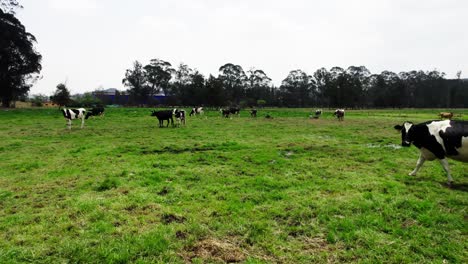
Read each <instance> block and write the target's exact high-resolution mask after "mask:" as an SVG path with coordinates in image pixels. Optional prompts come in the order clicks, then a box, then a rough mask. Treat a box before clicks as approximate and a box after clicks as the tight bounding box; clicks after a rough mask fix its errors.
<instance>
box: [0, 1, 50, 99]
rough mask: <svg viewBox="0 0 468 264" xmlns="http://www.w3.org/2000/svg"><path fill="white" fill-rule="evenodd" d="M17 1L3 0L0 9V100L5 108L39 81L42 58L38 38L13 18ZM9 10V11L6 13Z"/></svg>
mask: <svg viewBox="0 0 468 264" xmlns="http://www.w3.org/2000/svg"><path fill="white" fill-rule="evenodd" d="M18 5H19V4H18V3H17V1H2V2H1V9H0V98H1V101H2V106H3V107H9V106H10V104H11V102H12V101H14V100H16V99H17V98H19V97H21V96H24V95H25V94H27V93H28V91H29V89H30V88H31V86H32V84H33V83H34V82H35V81H36V80H37V79H38V78H39V77H38V75H37V74H39V72H40V70H41V59H42V56H41V55H40V54H39V53H38V52H37V51H36V50H35V49H34V43H35V42H36V38H35V37H34V35H32V34H31V33H28V32H27V31H26V29H25V27H24V26H23V24H22V23H21V22H20V21H19V20H18V19H17V18H16V17H15V16H14V15H13V13H12V9H13V8H14V7H17V6H18ZM4 10H6V11H4Z"/></svg>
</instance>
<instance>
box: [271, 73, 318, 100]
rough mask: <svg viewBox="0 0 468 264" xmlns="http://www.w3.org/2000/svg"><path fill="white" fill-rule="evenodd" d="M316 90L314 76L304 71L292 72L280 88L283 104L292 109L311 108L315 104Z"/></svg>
mask: <svg viewBox="0 0 468 264" xmlns="http://www.w3.org/2000/svg"><path fill="white" fill-rule="evenodd" d="M314 89H315V82H314V80H313V78H312V76H310V75H308V74H307V73H305V72H303V71H302V70H293V71H290V72H289V74H288V76H287V77H286V78H285V79H284V80H283V81H282V83H281V86H280V91H281V96H282V101H283V104H284V105H285V106H290V107H291V106H292V107H305V106H311V105H313V104H314V102H313V93H314Z"/></svg>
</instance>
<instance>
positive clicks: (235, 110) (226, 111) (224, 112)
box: [219, 107, 240, 118]
mask: <svg viewBox="0 0 468 264" xmlns="http://www.w3.org/2000/svg"><path fill="white" fill-rule="evenodd" d="M219 111H220V112H221V114H222V115H223V116H224V117H226V118H228V117H229V116H230V115H231V114H233V115H237V116H240V108H239V107H229V108H225V109H223V108H221V109H219Z"/></svg>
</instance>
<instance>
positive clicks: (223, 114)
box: [219, 109, 231, 118]
mask: <svg viewBox="0 0 468 264" xmlns="http://www.w3.org/2000/svg"><path fill="white" fill-rule="evenodd" d="M219 111H220V112H221V115H222V116H223V117H225V118H229V115H230V114H231V112H230V111H229V109H219Z"/></svg>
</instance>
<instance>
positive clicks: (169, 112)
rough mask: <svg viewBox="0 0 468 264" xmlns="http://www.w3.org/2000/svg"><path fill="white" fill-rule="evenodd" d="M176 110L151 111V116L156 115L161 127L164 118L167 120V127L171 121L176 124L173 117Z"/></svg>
mask: <svg viewBox="0 0 468 264" xmlns="http://www.w3.org/2000/svg"><path fill="white" fill-rule="evenodd" d="M173 112H174V110H161V111H155V110H153V111H152V112H151V116H155V117H157V118H158V120H159V127H163V123H164V120H167V127H168V126H169V122H170V123H171V124H172V126H174V119H173V118H172V116H173Z"/></svg>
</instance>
